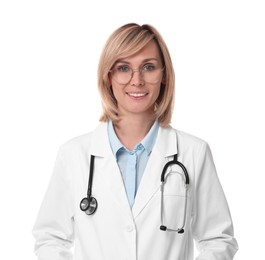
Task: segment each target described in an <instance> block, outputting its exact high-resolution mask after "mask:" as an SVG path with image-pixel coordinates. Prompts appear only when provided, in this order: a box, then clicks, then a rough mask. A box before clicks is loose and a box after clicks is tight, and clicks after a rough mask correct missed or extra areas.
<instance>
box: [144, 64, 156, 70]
mask: <svg viewBox="0 0 265 260" xmlns="http://www.w3.org/2000/svg"><path fill="white" fill-rule="evenodd" d="M155 68H156V67H155V65H153V64H146V65H144V66H143V69H142V70H143V71H152V70H155Z"/></svg>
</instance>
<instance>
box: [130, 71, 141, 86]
mask: <svg viewBox="0 0 265 260" xmlns="http://www.w3.org/2000/svg"><path fill="white" fill-rule="evenodd" d="M130 84H131V85H132V86H142V85H143V84H144V80H143V76H142V73H141V71H140V70H133V71H132V77H131V80H130Z"/></svg>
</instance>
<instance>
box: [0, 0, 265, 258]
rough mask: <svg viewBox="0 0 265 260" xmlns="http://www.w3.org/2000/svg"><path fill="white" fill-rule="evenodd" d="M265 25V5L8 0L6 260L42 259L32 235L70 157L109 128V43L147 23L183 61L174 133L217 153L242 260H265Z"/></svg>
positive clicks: (4, 22) (3, 95) (0, 169)
mask: <svg viewBox="0 0 265 260" xmlns="http://www.w3.org/2000/svg"><path fill="white" fill-rule="evenodd" d="M173 3H174V4H173ZM264 14H265V8H264V1H257V0H251V1H245V0H241V1H239V0H238V1H234V0H230V1H228V0H222V1H214V0H211V1H210V0H209V1H206V0H202V1H169V0H168V1H167V0H163V1H161V0H159V1H155V0H151V1H149V0H145V1H135V0H134V1H124V0H123V1H117V0H116V1H115V0H112V1H100V0H97V1H57V0H53V1H47V0H46V1H36V0H35V1H33V0H32V1H29V0H24V1H12V0H9V1H8V0H6V1H5V0H3V1H1V3H0V37H1V38H0V87H1V89H0V116H1V117H0V123H1V127H0V131H1V135H0V174H1V175H0V178H1V179H0V192H1V194H0V206H1V213H0V218H1V221H0V232H1V233H0V234H1V235H0V239H1V255H2V256H5V257H4V258H5V259H27V260H29V259H35V256H34V253H33V244H34V240H33V238H32V235H31V229H32V227H33V224H34V222H35V219H36V216H37V212H38V210H39V206H40V203H41V201H42V198H43V196H44V192H45V190H46V188H47V184H48V181H49V179H50V176H51V172H52V168H53V164H54V160H55V157H56V154H57V151H58V148H59V146H60V145H61V144H62V143H64V142H65V141H67V140H68V139H70V138H72V137H74V136H77V135H80V134H83V133H85V132H88V131H90V130H92V129H93V128H94V127H95V126H96V125H97V124H98V117H99V115H100V112H101V106H100V100H99V96H98V92H97V79H96V74H97V64H98V58H99V55H100V52H101V50H102V47H103V44H104V42H105V40H106V39H107V37H108V36H109V34H110V33H111V32H112V31H113V30H114V29H116V28H117V27H119V26H121V25H123V24H124V23H127V22H137V23H140V24H142V23H150V24H152V25H154V26H155V27H156V28H157V29H158V30H159V31H160V32H161V34H162V35H163V37H164V39H165V41H166V42H167V44H168V47H169V50H170V52H171V56H172V59H173V63H174V66H175V71H176V85H177V90H176V105H175V113H174V117H173V122H172V125H173V126H174V127H175V128H178V129H180V130H183V131H186V132H189V133H191V134H193V135H196V136H199V137H201V138H203V139H205V140H206V141H207V142H208V143H209V144H210V147H211V149H212V152H213V155H214V159H215V164H216V167H217V170H218V174H219V177H220V180H221V183H222V185H223V188H224V191H225V193H226V196H227V199H228V202H229V206H230V210H231V214H232V217H233V220H234V226H235V236H236V238H237V239H238V243H239V246H240V250H239V251H238V253H237V255H236V257H235V259H240V260H249V259H261V258H263V256H264V232H265V230H264V227H265V225H264V223H265V213H264V198H265V186H264V174H265V162H264V161H265V160H264V157H265V156H264V155H265V154H264V147H265V138H264V133H265V124H264V111H265V105H264V90H263V89H264V87H265V79H264V74H265V51H264V50H265V47H264V46H265V15H264ZM262 200H263V202H262ZM216 206H217V207H218V205H216Z"/></svg>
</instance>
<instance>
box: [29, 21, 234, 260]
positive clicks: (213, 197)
mask: <svg viewBox="0 0 265 260" xmlns="http://www.w3.org/2000/svg"><path fill="white" fill-rule="evenodd" d="M98 86H99V92H100V95H101V98H102V104H103V114H102V116H101V119H100V120H101V121H102V123H101V124H100V125H99V126H98V127H97V128H96V129H95V130H94V131H93V132H91V133H89V134H86V135H83V136H80V137H77V138H74V139H72V140H70V141H69V142H67V143H66V144H64V145H63V146H62V147H61V149H60V151H59V153H58V157H57V160H56V164H55V168H54V174H53V177H52V179H51V182H50V185H49V188H48V191H47V193H46V196H45V199H44V201H43V204H42V207H41V209H40V213H39V216H38V218H37V221H36V224H35V227H34V230H33V234H34V236H35V238H36V254H37V255H38V256H39V259H41V260H59V259H60V260H63V259H65V260H66V259H67V260H68V259H73V258H72V257H73V256H72V253H71V252H72V250H71V247H72V246H73V243H74V244H75V250H74V256H75V259H77V260H89V259H93V260H95V259H97V260H103V259H108V260H112V259H113V260H117V259H135V260H136V259H137V260H149V259H152V260H153V259H154V260H156V259H157V260H162V259H163V260H173V259H174V260H177V259H178V260H191V259H194V256H193V240H195V241H196V243H197V245H198V248H199V250H200V254H199V256H198V257H197V258H196V259H198V260H199V259H204V260H206V259H209V260H214V259H216V260H217V259H222V260H228V259H233V256H234V254H235V253H236V251H237V243H236V240H235V239H234V237H233V225H232V220H231V217H230V213H229V209H228V205H227V202H226V199H225V196H224V193H223V190H222V188H221V185H220V183H219V180H218V177H217V175H216V171H215V167H214V163H213V159H212V156H211V152H210V149H209V146H208V145H207V143H206V142H204V141H203V140H201V139H199V138H196V137H193V136H191V135H188V134H186V133H183V132H180V131H177V130H175V129H173V128H172V127H171V126H169V124H170V120H171V116H172V111H173V101H174V70H173V66H172V62H171V58H170V55H169V52H168V49H167V47H166V44H165V42H164V41H163V39H162V37H161V36H160V34H159V33H158V32H157V30H156V29H155V28H154V27H152V26H150V25H143V26H139V25H137V24H126V25H124V26H122V27H120V28H118V29H117V30H116V31H115V32H114V33H113V34H112V35H111V36H110V38H109V39H108V41H107V42H106V45H105V47H104V49H103V52H102V55H101V58H100V62H99V69H98ZM168 162H169V163H168ZM167 163H168V165H167V167H166V168H164V167H165V165H166V164H167ZM162 171H163V174H162ZM161 180H162V182H161ZM88 182H89V184H88ZM86 193H87V196H86ZM80 201H81V202H80Z"/></svg>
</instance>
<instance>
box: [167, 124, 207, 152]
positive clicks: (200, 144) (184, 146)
mask: <svg viewBox="0 0 265 260" xmlns="http://www.w3.org/2000/svg"><path fill="white" fill-rule="evenodd" d="M167 129H168V130H167V131H169V132H171V134H174V135H175V136H176V139H177V144H178V147H179V149H181V150H184V151H188V150H193V151H194V150H197V152H200V151H201V150H202V149H207V148H208V147H209V145H208V142H207V141H206V140H204V139H202V138H200V137H198V136H196V135H193V134H191V133H187V132H184V131H181V130H179V129H176V128H173V127H172V126H169V127H167Z"/></svg>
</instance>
